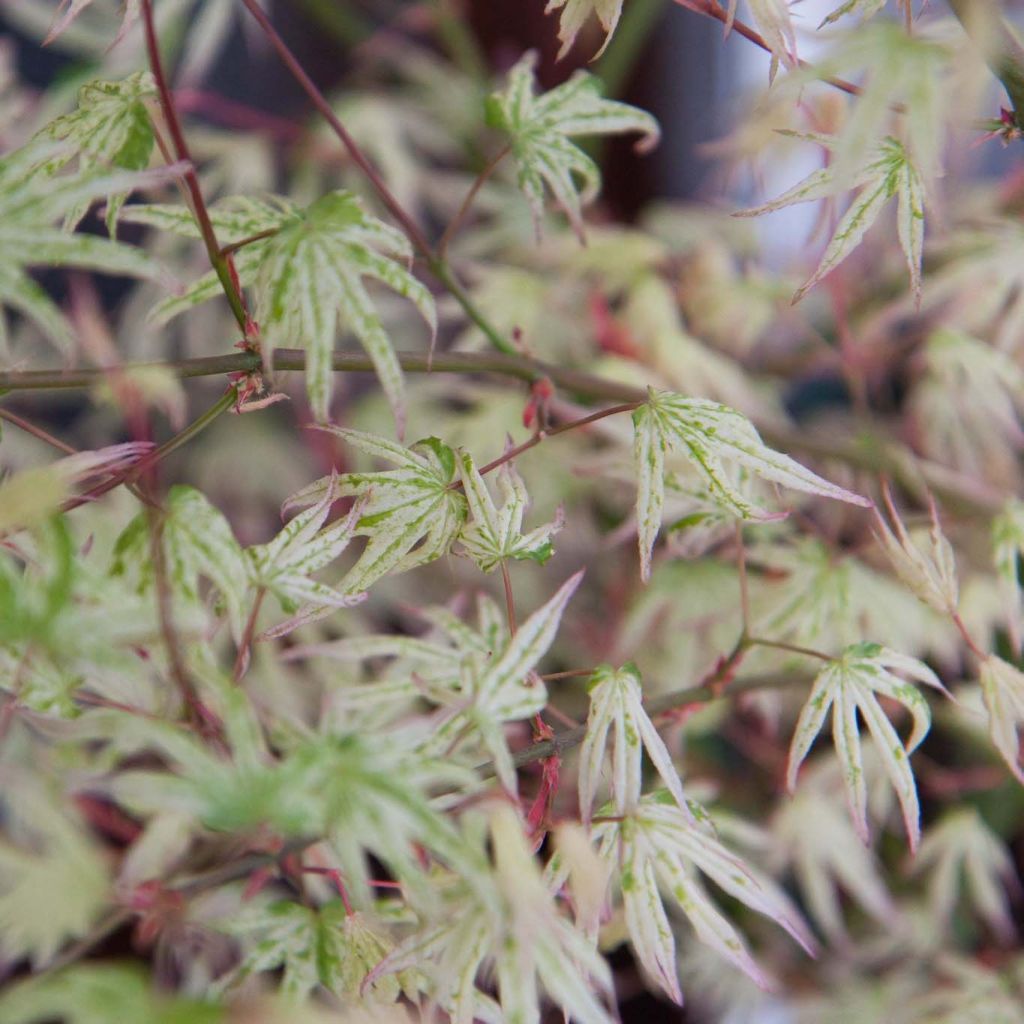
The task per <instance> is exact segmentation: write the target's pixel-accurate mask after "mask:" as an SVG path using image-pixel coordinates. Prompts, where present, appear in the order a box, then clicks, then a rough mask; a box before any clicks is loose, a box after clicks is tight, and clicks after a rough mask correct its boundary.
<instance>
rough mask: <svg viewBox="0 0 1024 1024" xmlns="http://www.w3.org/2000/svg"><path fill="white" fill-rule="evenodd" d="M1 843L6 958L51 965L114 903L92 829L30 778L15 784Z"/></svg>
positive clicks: (1, 943)
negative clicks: (60, 805) (108, 903)
mask: <svg viewBox="0 0 1024 1024" xmlns="http://www.w3.org/2000/svg"><path fill="white" fill-rule="evenodd" d="M2 806H3V810H4V826H5V831H6V832H7V838H5V839H4V840H2V841H0V955H2V956H3V957H4V958H5V959H8V960H17V959H20V958H21V957H23V956H27V957H29V958H30V960H31V962H32V965H33V968H38V967H40V966H42V965H43V964H44V963H46V962H47V961H48V960H50V959H51V958H52V957H53V956H54V954H55V953H56V952H57V951H58V950H59V949H60V947H61V946H62V945H63V943H64V942H65V941H66V940H67V939H71V938H77V937H79V936H81V935H83V934H85V932H86V931H88V929H89V928H90V927H91V925H92V923H93V921H94V920H95V919H96V917H97V916H98V915H99V914H100V912H101V911H102V910H103V908H104V907H105V906H106V905H107V902H108V900H109V899H110V896H111V892H110V879H109V877H108V873H107V867H106V862H105V860H104V858H103V855H102V853H101V851H100V850H99V849H98V848H97V846H96V844H95V843H94V842H93V841H92V839H91V838H90V836H89V832H88V829H86V828H85V826H84V825H83V823H82V822H81V821H79V820H77V819H76V817H75V816H74V815H72V814H71V813H70V812H69V811H68V810H66V809H64V808H60V807H57V806H55V805H54V803H53V801H52V799H51V798H50V796H49V794H47V793H46V792H44V791H43V789H41V788H40V787H39V785H38V784H37V782H36V781H35V780H33V779H30V778H17V779H16V780H15V779H14V778H9V779H8V780H7V785H6V786H5V794H4V798H3V803H2Z"/></svg>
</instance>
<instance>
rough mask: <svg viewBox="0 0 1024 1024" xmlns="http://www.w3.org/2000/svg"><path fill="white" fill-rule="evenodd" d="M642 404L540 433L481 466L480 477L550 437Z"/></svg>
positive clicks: (617, 407) (619, 407) (616, 408)
mask: <svg viewBox="0 0 1024 1024" xmlns="http://www.w3.org/2000/svg"><path fill="white" fill-rule="evenodd" d="M641 404H642V403H641V402H623V403H622V405H613V406H612V407H611V408H610V409H599V410H598V411H597V412H592V413H591V414H590V415H589V416H582V417H580V419H578V420H571V421H570V422H568V423H563V424H562V425H561V426H559V427H553V428H551V429H550V430H541V431H538V432H537V433H536V434H534V435H533V437H531V438H530V439H529V440H528V441H524V442H523V443H522V444H518V445H516V446H515V447H514V448H509V449H508V451H506V452H504V453H503V454H501V455H499V456H498V457H497V458H496V459H492V460H491V461H490V462H488V463H487V465H485V466H481V467H480V475H481V476H483V475H484V474H485V473H490V472H491V471H492V470H494V469H497V468H498V467H499V466H503V465H504V464H505V463H506V462H511V461H512V460H513V459H515V458H517V457H518V456H520V455H522V453H523V452H525V451H529V450H530V449H531V448H535V447H536V446H537V445H539V444H540V443H541V441H546V440H547V439H548V438H549V437H556V436H557V435H558V434H565V433H568V432H569V431H570V430H576V429H577V428H579V427H585V426H587V424H589V423H596V422H597V421H598V420H603V419H607V418H608V417H609V416H617V415H618V414H619V413H623V412H633V410H634V409H636V408H637V407H638V406H639V405H641Z"/></svg>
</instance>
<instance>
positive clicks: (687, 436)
mask: <svg viewBox="0 0 1024 1024" xmlns="http://www.w3.org/2000/svg"><path fill="white" fill-rule="evenodd" d="M633 428H634V457H635V460H636V469H637V496H636V519H637V536H638V540H639V544H640V573H641V576H642V578H643V579H644V580H647V579H649V578H650V573H651V552H652V550H653V548H654V541H655V539H656V537H657V535H658V530H659V529H660V527H661V520H662V510H663V506H664V501H665V455H666V453H668V452H672V451H675V452H679V453H680V454H681V455H683V456H684V457H686V458H687V459H689V460H691V461H692V463H693V466H694V468H695V469H696V470H697V471H698V472H699V474H700V475H701V476H702V477H703V478H704V480H705V482H706V484H707V486H708V490H709V493H710V494H711V496H712V497H713V498H714V499H715V501H717V502H718V503H719V504H720V505H721V506H722V507H723V508H725V509H727V510H728V511H729V512H730V513H731V514H732V515H734V516H736V517H738V518H739V519H754V520H758V519H760V520H765V519H773V518H779V515H778V514H777V513H771V512H768V511H767V510H765V509H762V508H760V507H759V506H757V505H755V504H754V503H753V502H751V501H750V500H749V499H748V498H746V497H745V496H744V495H743V494H742V493H741V492H740V490H739V489H738V487H737V486H736V483H735V482H734V480H733V478H732V476H731V473H730V471H729V470H727V468H726V463H727V462H728V463H732V464H733V465H735V466H739V467H741V468H742V469H744V470H748V471H750V472H751V473H754V474H755V475H757V476H759V477H761V478H762V479H764V480H769V481H771V482H773V483H777V484H781V485H782V486H783V487H791V488H793V489H795V490H798V491H805V492H808V493H810V494H820V495H822V496H824V497H826V498H834V499H836V500H838V501H846V502H849V503H851V504H854V505H862V506H869V505H870V504H871V503H870V502H869V501H868V500H867V499H866V498H862V497H861V496H860V495H858V494H853V493H852V492H851V491H847V490H845V489H844V488H842V487H837V486H836V485H835V484H830V483H829V482H828V481H827V480H824V479H822V478H821V477H820V476H818V475H817V474H816V473H812V472H811V471H810V470H809V469H805V468H804V467H803V466H801V465H800V463H798V462H795V461H794V460H793V459H791V458H790V457H789V456H788V455H783V454H782V453H781V452H777V451H774V450H773V449H771V448H769V447H768V446H767V445H766V444H765V443H764V442H763V441H762V440H761V438H760V436H759V435H758V433H757V430H756V429H755V428H754V425H753V424H752V423H751V422H750V420H748V419H747V418H746V417H745V416H744V415H743V414H742V413H739V412H737V411H736V410H735V409H730V408H729V407H728V406H725V405H719V404H718V403H717V402H709V401H707V400H706V399H701V398H684V397H683V396H682V395H675V394H671V393H669V392H658V391H654V390H653V389H652V390H651V391H650V397H649V398H648V400H647V401H646V402H645V403H644V404H643V405H641V406H640V407H639V408H638V409H637V410H636V411H635V412H634V413H633Z"/></svg>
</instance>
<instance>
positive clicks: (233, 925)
mask: <svg viewBox="0 0 1024 1024" xmlns="http://www.w3.org/2000/svg"><path fill="white" fill-rule="evenodd" d="M221 927H222V928H223V929H224V930H225V931H226V932H228V934H231V935H235V936H237V937H238V938H239V939H241V940H242V941H243V943H244V948H245V952H244V954H243V957H242V962H241V963H240V964H239V965H238V967H237V968H236V970H234V971H232V972H231V973H230V974H229V976H228V977H227V979H225V981H224V982H221V983H219V984H220V985H221V986H225V987H228V988H231V987H234V986H236V985H239V984H241V983H242V982H243V981H244V980H245V979H246V978H248V977H250V976H252V975H254V974H261V973H263V972H265V971H276V970H283V977H282V980H281V994H282V995H284V996H286V997H288V998H289V999H295V1000H297V1001H302V1000H304V999H305V998H306V997H307V996H308V995H309V994H310V993H311V992H313V991H314V989H316V988H317V987H319V986H320V985H323V987H324V988H326V989H327V990H328V991H329V992H331V993H332V994H333V995H335V996H338V997H339V998H345V999H353V1000H355V999H358V998H359V996H360V995H362V994H363V993H361V991H360V990H361V986H362V985H363V982H364V981H365V980H366V977H367V975H368V974H369V973H370V971H371V970H372V969H373V968H374V967H376V966H377V964H378V963H379V962H380V961H381V960H383V959H384V957H385V956H386V955H387V953H388V952H390V950H391V948H392V946H393V943H391V942H390V941H389V940H388V939H387V938H385V937H384V936H382V935H380V934H378V933H377V932H376V931H375V930H374V929H373V928H371V927H370V925H369V923H368V922H367V920H366V918H365V916H364V915H363V914H360V913H358V912H357V913H351V912H349V911H347V910H346V908H345V906H344V904H343V903H342V902H341V901H340V900H334V901H332V902H330V903H325V904H324V905H323V906H321V907H315V908H314V907H305V906H302V905H301V904H298V903H291V902H288V901H286V900H278V901H275V902H273V903H265V904H263V905H260V906H256V907H253V908H247V909H243V911H242V913H241V914H240V915H238V916H236V917H234V918H231V919H229V920H227V921H225V922H224V923H223V924H222V925H221ZM401 989H402V985H401V984H400V982H399V980H398V979H397V978H393V977H387V976H385V977H381V978H378V979H376V980H375V981H374V982H373V984H371V985H368V986H367V990H366V993H365V995H368V996H369V997H370V999H373V1000H381V1001H383V1002H394V1001H395V1000H396V999H397V998H398V997H399V995H400V994H401Z"/></svg>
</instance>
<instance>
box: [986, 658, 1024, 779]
mask: <svg viewBox="0 0 1024 1024" xmlns="http://www.w3.org/2000/svg"><path fill="white" fill-rule="evenodd" d="M981 693H982V697H983V699H984V701H985V708H986V710H987V711H988V731H989V735H990V736H991V737H992V745H993V746H994V747H995V748H996V750H998V751H999V754H1000V756H1001V757H1002V759H1003V760H1004V761H1005V762H1006V766H1007V767H1008V768H1009V769H1010V771H1011V772H1013V774H1014V776H1015V777H1016V778H1017V781H1018V782H1020V783H1022V784H1024V767H1022V766H1021V757H1020V742H1019V740H1018V739H1017V730H1018V729H1019V728H1020V726H1021V723H1022V722H1024V672H1021V671H1020V669H1018V668H1016V667H1015V666H1013V665H1011V664H1010V663H1009V662H1008V661H1004V660H1003V659H1002V658H998V657H996V655H994V654H990V655H989V656H988V657H987V658H986V659H985V660H984V661H983V662H982V663H981Z"/></svg>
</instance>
